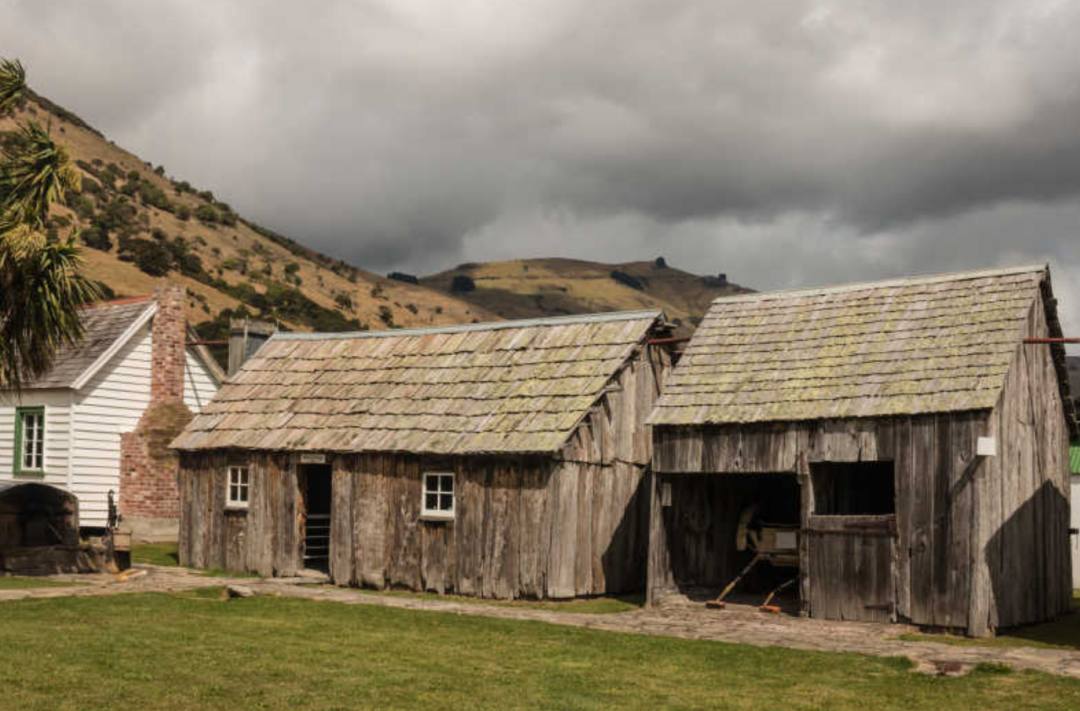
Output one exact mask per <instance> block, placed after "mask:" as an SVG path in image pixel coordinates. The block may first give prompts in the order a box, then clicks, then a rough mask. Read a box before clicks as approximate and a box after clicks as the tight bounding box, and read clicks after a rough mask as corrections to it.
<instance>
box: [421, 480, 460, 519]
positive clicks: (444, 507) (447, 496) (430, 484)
mask: <svg viewBox="0 0 1080 711" xmlns="http://www.w3.org/2000/svg"><path fill="white" fill-rule="evenodd" d="M423 497H424V498H423V508H422V510H421V513H420V517H421V518H425V519H429V520H437V521H450V520H453V518H454V474H453V472H424V493H423Z"/></svg>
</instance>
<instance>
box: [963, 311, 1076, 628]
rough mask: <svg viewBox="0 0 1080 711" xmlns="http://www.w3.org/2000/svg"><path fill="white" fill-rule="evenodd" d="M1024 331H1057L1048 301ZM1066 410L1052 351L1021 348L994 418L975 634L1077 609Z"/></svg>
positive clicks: (979, 526)
mask: <svg viewBox="0 0 1080 711" xmlns="http://www.w3.org/2000/svg"><path fill="white" fill-rule="evenodd" d="M1024 335H1025V336H1026V337H1045V336H1048V335H1050V333H1049V327H1048V325H1047V323H1046V312H1045V305H1044V303H1043V301H1042V297H1040V299H1039V300H1038V301H1037V303H1036V304H1034V305H1033V307H1032V310H1031V314H1030V316H1029V319H1028V325H1027V330H1026V333H1025V334H1024ZM1061 412H1062V400H1061V393H1060V390H1059V388H1058V379H1057V372H1056V370H1055V368H1054V364H1053V359H1052V356H1051V353H1050V349H1049V348H1048V347H1047V346H1044V345H1022V344H1021V345H1018V346H1017V351H1016V356H1015V357H1014V359H1013V362H1012V365H1011V367H1010V368H1009V373H1008V375H1007V376H1006V379H1005V388H1004V389H1003V391H1002V394H1001V397H1000V399H999V400H998V404H997V407H996V408H995V410H994V412H993V414H992V415H991V418H990V422H989V433H990V434H992V435H993V436H994V437H995V439H996V440H997V443H998V452H997V456H996V457H993V458H990V459H989V460H988V463H987V464H988V466H987V471H986V473H985V475H983V476H982V477H980V478H979V479H978V481H977V484H976V486H977V493H976V499H977V502H978V503H977V505H976V506H975V507H974V509H975V512H976V516H975V519H976V537H975V540H976V541H977V543H976V544H975V545H973V547H972V552H973V556H972V564H973V571H974V572H973V576H972V595H971V619H972V633H973V634H984V633H986V632H987V631H988V630H992V629H994V628H1007V627H1012V626H1015V625H1021V624H1027V623H1031V622H1037V621H1041V620H1045V619H1049V618H1052V617H1055V616H1057V615H1060V614H1064V613H1065V612H1067V611H1068V610H1069V607H1070V604H1071V596H1072V580H1071V560H1070V557H1069V552H1068V545H1069V534H1068V528H1069V505H1070V501H1069V463H1068V446H1069V433H1068V428H1067V425H1066V423H1065V421H1064V418H1063V417H1062V415H1061Z"/></svg>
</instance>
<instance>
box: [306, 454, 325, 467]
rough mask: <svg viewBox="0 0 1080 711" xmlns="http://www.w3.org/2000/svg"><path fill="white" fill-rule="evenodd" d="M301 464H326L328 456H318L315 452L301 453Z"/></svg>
mask: <svg viewBox="0 0 1080 711" xmlns="http://www.w3.org/2000/svg"><path fill="white" fill-rule="evenodd" d="M300 463H301V464H326V455H325V454H317V453H314V452H301V453H300Z"/></svg>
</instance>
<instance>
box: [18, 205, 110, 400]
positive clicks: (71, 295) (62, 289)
mask: <svg viewBox="0 0 1080 711" xmlns="http://www.w3.org/2000/svg"><path fill="white" fill-rule="evenodd" d="M81 264H82V259H81V257H80V256H79V250H78V248H77V247H76V246H75V239H74V237H71V238H69V239H68V240H67V241H66V242H59V243H53V244H49V243H48V242H47V241H46V239H45V237H44V236H43V235H42V234H41V233H40V232H34V231H32V230H30V229H29V228H27V227H25V226H22V227H18V228H16V229H14V230H12V231H10V232H7V233H5V234H4V235H3V236H2V237H0V385H3V386H5V387H15V388H18V387H19V385H20V384H22V383H25V382H28V381H30V380H32V379H33V378H35V377H38V376H40V375H42V374H43V373H44V372H46V371H47V370H48V369H49V368H50V367H51V366H52V362H53V357H54V356H55V354H56V351H57V350H58V349H59V348H60V346H61V345H63V344H65V343H69V342H72V341H74V340H77V339H78V338H80V337H81V336H82V324H81V323H80V321H79V308H78V307H79V306H80V305H82V304H85V303H88V302H90V301H93V300H94V299H96V298H98V290H97V286H96V284H94V282H92V281H90V280H88V279H86V278H85V277H84V276H82V275H81V274H80V273H79V268H80V267H81Z"/></svg>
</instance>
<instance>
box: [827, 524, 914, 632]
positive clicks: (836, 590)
mask: <svg viewBox="0 0 1080 711" xmlns="http://www.w3.org/2000/svg"><path fill="white" fill-rule="evenodd" d="M807 538H808V546H809V558H810V561H809V565H810V570H809V574H810V616H811V617H817V618H821V619H826V620H859V621H865V622H889V621H892V620H894V619H895V610H896V599H895V591H896V583H895V579H896V544H897V533H896V516H893V515H886V516H810V523H809V527H808V530H807Z"/></svg>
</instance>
